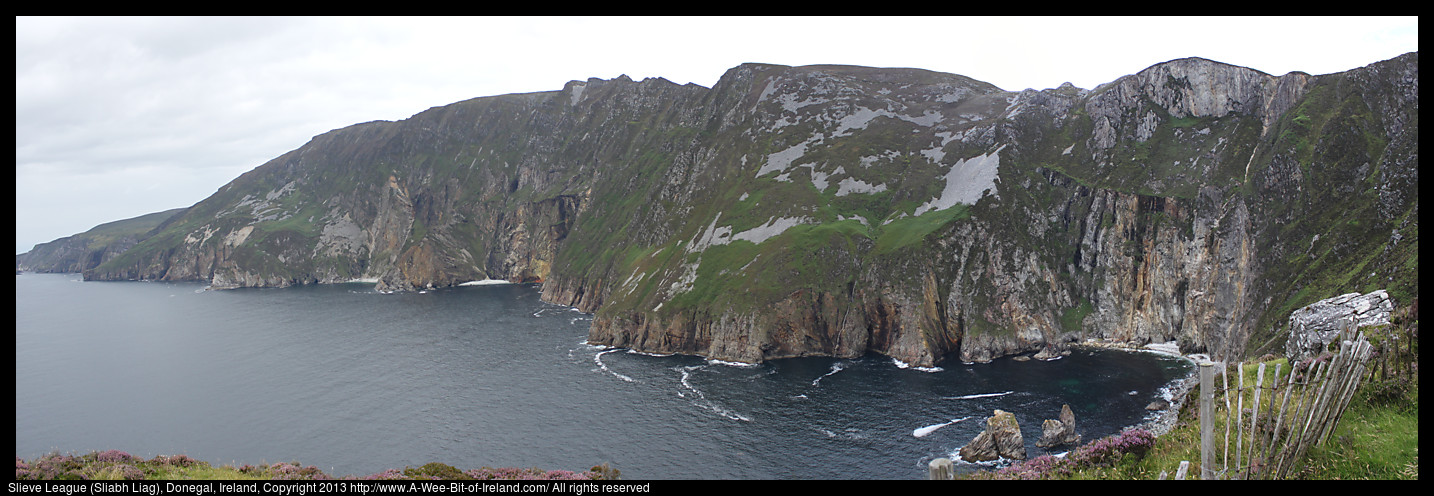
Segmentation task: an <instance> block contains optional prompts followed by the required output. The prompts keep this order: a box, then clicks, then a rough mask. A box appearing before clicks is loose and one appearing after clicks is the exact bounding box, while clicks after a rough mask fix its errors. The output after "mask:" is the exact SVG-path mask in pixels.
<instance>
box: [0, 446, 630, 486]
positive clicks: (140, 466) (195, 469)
mask: <svg viewBox="0 0 1434 496" xmlns="http://www.w3.org/2000/svg"><path fill="white" fill-rule="evenodd" d="M619 476H620V474H619V472H618V470H617V469H615V468H612V467H610V466H608V465H607V464H606V463H604V464H602V465H598V466H595V467H593V468H591V469H588V470H587V471H585V472H573V471H569V470H543V469H540V468H489V467H483V468H477V469H472V470H459V469H457V468H455V467H453V466H452V465H447V464H443V463H437V462H433V463H427V464H424V465H422V466H420V467H404V468H403V469H402V470H399V469H388V470H385V471H383V472H379V473H376V474H370V475H365V476H357V477H355V476H343V477H335V476H332V475H329V474H326V473H324V472H323V471H322V470H319V469H318V468H317V467H315V466H313V465H309V466H307V467H306V466H303V465H300V464H299V463H298V462H289V463H285V462H279V463H275V464H272V465H271V464H267V463H265V464H260V465H258V466H255V465H249V464H244V465H241V466H238V467H235V466H232V465H224V466H220V467H215V466H213V465H211V464H210V463H209V462H205V461H200V460H195V459H193V458H190V457H188V456H185V455H159V456H156V457H154V458H150V459H144V458H141V457H137V456H134V455H131V454H129V453H126V452H123V451H119V450H108V451H95V452H90V453H88V454H84V455H63V454H60V453H50V454H47V455H44V456H41V457H38V458H35V459H34V460H24V459H21V458H20V457H18V456H17V457H15V479H16V480H176V479H185V480H325V479H354V480H426V479H439V480H610V479H617V478H619Z"/></svg>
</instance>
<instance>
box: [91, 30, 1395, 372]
mask: <svg viewBox="0 0 1434 496" xmlns="http://www.w3.org/2000/svg"><path fill="white" fill-rule="evenodd" d="M1417 171H1418V54H1417V53H1411V54H1407V55H1404V56H1401V57H1399V58H1396V59H1392V60H1389V61H1385V62H1380V63H1377V64H1374V65H1371V66H1369V67H1366V68H1360V69H1355V70H1352V71H1348V72H1345V73H1339V74H1331V75H1323V76H1311V75H1307V74H1303V73H1291V74H1287V75H1284V76H1271V75H1268V74H1264V73H1261V72H1259V71H1255V70H1252V69H1247V68H1241V67H1235V66H1230V65H1226V64H1220V63H1217V62H1212V61H1208V60H1203V59H1181V60H1176V61H1170V62H1166V63H1163V64H1158V65H1156V66H1153V67H1151V68H1149V69H1146V70H1145V71H1141V72H1140V73H1138V74H1134V75H1131V76H1127V77H1124V78H1121V79H1119V80H1117V81H1114V82H1112V83H1110V84H1106V85H1102V86H1100V87H1098V88H1096V89H1094V90H1084V89H1080V88H1075V87H1072V86H1070V85H1063V86H1062V87H1060V88H1055V89H1048V90H1041V91H1035V90H1026V91H1022V92H1009V91H1003V90H1001V89H1000V88H996V87H994V86H992V85H989V84H986V83H982V82H980V81H976V80H972V79H970V78H966V77H964V76H958V75H954V74H942V73H935V72H930V71H922V70H918V69H873V68H864V67H851V66H806V67H787V66H778V65H769V64H744V65H741V66H738V67H736V68H733V69H731V70H729V71H727V73H726V74H724V75H723V77H722V78H721V80H719V81H718V83H717V84H716V85H715V86H714V87H713V88H710V89H709V88H703V87H700V86H696V85H685V86H679V85H676V84H672V83H670V82H667V81H665V80H661V79H647V80H644V81H640V82H636V81H632V80H630V79H628V78H627V77H625V76H624V77H620V78H617V79H614V80H610V81H604V80H599V79H589V80H587V81H572V82H569V83H568V84H567V85H566V86H565V87H564V88H563V89H562V90H559V91H550V92H542V93H529V94H519V95H503V96H495V97H484V98H476V99H473V100H468V101H464V102H458V103H455V104H452V105H447V106H443V107H435V108H432V109H429V110H427V111H424V112H421V113H419V114H417V115H414V116H413V117H412V118H410V119H406V120H403V121H399V122H371V123H365V124H359V125H355V126H350V127H347V128H343V129H338V130H334V131H331V132H329V133H325V134H323V135H320V136H317V137H315V138H314V139H313V140H312V141H310V142H309V143H308V144H306V145H304V146H303V147H300V148H299V149H297V150H294V151H292V152H289V153H286V154H284V155H282V156H280V157H278V158H276V159H274V160H272V161H270V162H269V163H266V164H264V165H262V166H260V167H258V168H256V169H254V170H253V171H251V172H249V173H246V174H244V175H243V176H241V177H239V178H238V179H236V180H235V181H234V182H232V183H230V184H229V185H227V186H225V187H224V188H222V189H221V190H220V191H219V192H217V193H216V194H215V195H213V196H211V197H210V198H208V199H205V200H204V201H202V202H200V203H198V204H196V205H194V206H193V207H190V208H189V209H187V210H185V211H184V212H182V213H180V214H178V215H176V216H174V217H173V218H171V219H169V220H168V221H166V223H165V224H164V225H163V226H161V227H160V228H159V229H157V230H156V231H155V232H154V233H153V235H151V236H149V237H148V238H147V239H145V240H144V241H142V242H140V243H139V244H138V245H136V246H135V247H134V248H132V249H130V250H128V251H126V252H124V253H123V254H121V255H119V256H117V257H114V258H113V259H112V260H109V261H108V262H106V263H104V264H102V265H100V266H98V267H95V268H93V269H90V270H88V271H86V277H87V278H90V279H154V280H202V281H208V282H210V283H211V284H212V285H213V286H215V287H232V286H286V285H291V284H310V283H328V282H341V281H347V280H352V279H372V280H377V281H379V282H378V288H379V289H381V290H385V291H409V290H416V289H424V288H437V287H447V286H453V285H456V284H459V283H462V282H465V281H469V280H474V279H484V278H498V279H507V280H511V281H531V282H539V281H540V282H542V283H543V298H544V299H545V300H547V301H550V302H554V303H560V304H566V305H572V306H574V307H577V308H578V309H580V310H583V311H587V312H595V313H596V316H595V318H594V321H593V325H592V329H591V331H590V335H589V342H591V343H593V344H604V345H612V346H622V347H629V348H634V349H638V350H643V351H651V352H663V353H692V354H701V355H705V356H708V357H712V358H719V359H724V360H736V361H744V362H757V361H762V360H769V359H774V358H781V357H794V356H808V355H825V356H839V357H855V356H860V355H863V354H865V353H873V352H874V353H880V354H885V355H888V356H891V357H894V358H896V359H899V360H902V361H904V362H907V363H910V364H913V365H919V366H928V365H933V364H935V363H936V362H937V361H939V360H941V359H942V358H943V357H946V356H948V355H953V354H954V356H957V357H959V359H961V360H964V361H971V362H981V361H988V360H992V359H994V358H996V357H1000V356H1003V355H1009V354H1017V353H1027V352H1033V351H1041V352H1042V353H1043V356H1049V355H1052V354H1055V353H1059V352H1060V350H1061V349H1062V348H1064V347H1065V345H1066V344H1067V343H1070V342H1073V341H1076V340H1079V339H1084V338H1091V337H1094V338H1102V339H1112V340H1121V341H1129V342H1133V343H1136V344H1143V343H1146V342H1151V341H1161V342H1164V341H1170V340H1178V342H1179V343H1180V345H1181V347H1182V349H1184V350H1186V351H1206V352H1209V353H1211V354H1212V355H1214V356H1215V357H1217V358H1226V357H1230V356H1237V355H1239V354H1241V353H1243V351H1244V349H1245V347H1246V345H1247V343H1249V342H1251V341H1261V342H1263V341H1264V338H1267V337H1271V336H1270V335H1269V333H1271V332H1272V331H1269V330H1268V329H1272V328H1273V327H1274V326H1273V325H1272V323H1276V322H1279V321H1282V320H1283V319H1284V316H1285V315H1287V312H1288V311H1290V310H1292V309H1293V308H1295V307H1296V306H1298V305H1303V304H1306V303H1308V302H1309V301H1311V300H1313V299H1314V298H1315V297H1317V296H1318V295H1324V294H1335V293H1338V292H1344V290H1343V289H1340V287H1341V286H1344V285H1351V286H1358V285H1362V284H1368V283H1369V282H1370V281H1371V280H1380V281H1386V282H1389V283H1390V284H1389V285H1388V287H1390V293H1391V294H1392V295H1394V297H1395V298H1398V297H1401V295H1407V294H1408V293H1409V292H1411V291H1412V292H1417V278H1414V277H1413V276H1405V275H1403V272H1407V270H1405V269H1404V267H1405V265H1406V264H1411V263H1412V264H1413V265H1417V253H1418V237H1417V233H1418V181H1417V178H1418V172H1417ZM1353 185H1360V186H1358V187H1355V186H1353ZM1335 195H1337V196H1338V198H1339V199H1340V201H1339V202H1338V205H1337V207H1338V208H1330V205H1329V203H1330V202H1329V198H1331V197H1334V196H1335ZM1373 254H1379V255H1380V256H1379V257H1374V256H1373ZM1366 260H1369V261H1370V262H1368V263H1365V261H1366ZM1411 261H1412V262H1411ZM1356 267H1357V268H1358V270H1354V269H1355V268H1356ZM1322 274H1357V275H1356V276H1352V277H1339V278H1331V277H1323V276H1322ZM1253 337H1260V338H1261V339H1260V340H1254V339H1252V338H1253Z"/></svg>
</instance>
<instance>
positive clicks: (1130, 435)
mask: <svg viewBox="0 0 1434 496" xmlns="http://www.w3.org/2000/svg"><path fill="white" fill-rule="evenodd" d="M1153 446H1155V435H1154V434H1151V433H1150V431H1147V430H1145V429H1126V430H1124V431H1121V433H1120V434H1116V435H1113V436H1106V437H1103V438H1100V439H1097V440H1096V441H1095V442H1093V443H1090V444H1087V445H1085V446H1081V447H1079V448H1076V450H1075V451H1073V452H1071V454H1070V457H1071V461H1073V462H1076V463H1082V464H1087V465H1111V464H1114V463H1115V462H1118V461H1120V459H1121V457H1123V456H1125V455H1126V454H1127V453H1129V454H1133V455H1135V456H1137V457H1143V456H1145V453H1146V452H1147V451H1150V448H1151V447H1153Z"/></svg>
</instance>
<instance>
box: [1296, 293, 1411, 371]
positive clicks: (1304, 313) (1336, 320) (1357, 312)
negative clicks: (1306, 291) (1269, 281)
mask: <svg viewBox="0 0 1434 496" xmlns="http://www.w3.org/2000/svg"><path fill="white" fill-rule="evenodd" d="M1393 312H1394V301H1393V300H1391V299H1389V293H1387V292H1385V291H1384V290H1383V289H1381V290H1378V291H1374V292H1371V293H1368V294H1359V293H1347V294H1343V295H1339V296H1336V297H1334V298H1327V299H1323V300H1320V301H1317V302H1314V303H1311V304H1310V305H1309V306H1306V307H1304V308H1301V309H1299V310H1295V311H1294V312H1292V313H1290V338H1289V341H1286V342H1285V356H1287V357H1289V358H1290V360H1292V361H1298V360H1304V359H1306V358H1310V357H1313V356H1316V355H1319V354H1320V352H1321V351H1323V350H1324V349H1325V347H1327V346H1329V344H1330V343H1332V342H1334V340H1335V339H1337V337H1338V336H1339V331H1340V328H1341V327H1343V326H1344V325H1346V324H1353V325H1354V326H1356V327H1359V326H1367V325H1379V324H1388V323H1389V315H1390V314H1391V313H1393Z"/></svg>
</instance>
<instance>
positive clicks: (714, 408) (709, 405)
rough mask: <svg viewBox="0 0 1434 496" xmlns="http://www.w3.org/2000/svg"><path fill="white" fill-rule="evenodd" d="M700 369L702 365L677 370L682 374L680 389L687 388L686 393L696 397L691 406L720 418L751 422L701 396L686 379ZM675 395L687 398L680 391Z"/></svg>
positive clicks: (703, 395) (698, 390) (743, 416)
mask: <svg viewBox="0 0 1434 496" xmlns="http://www.w3.org/2000/svg"><path fill="white" fill-rule="evenodd" d="M702 367H704V366H703V365H694V366H691V367H682V368H681V369H678V371H679V372H682V381H681V382H682V387H685V388H687V390H688V391H692V393H693V394H696V395H697V399H696V401H693V402H692V404H694V405H697V406H699V407H702V408H704V409H706V410H709V411H711V412H713V413H716V414H718V415H721V416H723V417H727V418H729V419H732V420H741V421H743V422H751V421H752V419H751V418H749V417H747V416H746V415H742V414H740V413H737V412H734V411H732V410H728V409H727V408H724V407H722V406H721V405H718V404H716V403H713V402H712V401H711V400H708V399H707V395H705V394H702V391H701V390H700V389H697V388H696V387H695V386H693V385H692V383H691V382H688V380H687V379H688V378H690V377H692V371H693V370H694V369H699V368H702ZM677 395H678V396H680V397H683V398H686V397H687V396H686V395H684V394H682V392H680V391H679V392H678V393H677Z"/></svg>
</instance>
